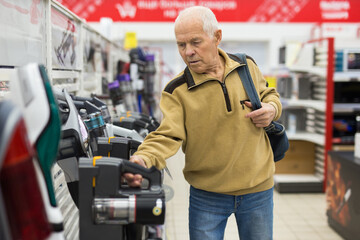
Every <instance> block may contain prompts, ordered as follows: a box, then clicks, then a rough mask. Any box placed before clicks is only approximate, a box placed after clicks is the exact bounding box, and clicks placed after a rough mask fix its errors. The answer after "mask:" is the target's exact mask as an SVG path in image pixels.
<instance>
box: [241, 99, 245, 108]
mask: <svg viewBox="0 0 360 240" xmlns="http://www.w3.org/2000/svg"><path fill="white" fill-rule="evenodd" d="M240 103H241V106H242V109H243V110H245V106H244V105H245V100H242V101H240Z"/></svg>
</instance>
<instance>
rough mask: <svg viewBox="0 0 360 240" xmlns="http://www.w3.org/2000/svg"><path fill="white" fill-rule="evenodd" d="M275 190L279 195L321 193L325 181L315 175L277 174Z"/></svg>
mask: <svg viewBox="0 0 360 240" xmlns="http://www.w3.org/2000/svg"><path fill="white" fill-rule="evenodd" d="M274 182H275V188H276V189H277V191H278V192H279V193H300V192H321V191H322V188H323V179H321V178H319V177H318V176H317V175H315V174H275V176H274Z"/></svg>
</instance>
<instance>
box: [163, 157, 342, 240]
mask: <svg viewBox="0 0 360 240" xmlns="http://www.w3.org/2000/svg"><path fill="white" fill-rule="evenodd" d="M167 165H168V168H169V170H170V172H171V175H172V177H173V179H172V180H171V179H170V177H169V176H168V175H167V174H165V175H166V176H165V181H164V183H165V184H167V185H169V186H171V187H172V188H173V189H174V197H173V199H171V200H170V201H169V202H167V205H166V236H167V238H166V240H187V239H189V234H188V198H189V184H188V183H187V182H186V181H185V180H184V177H183V174H182V169H183V167H184V155H183V153H182V152H181V151H179V152H178V153H177V154H176V155H175V156H174V157H172V158H171V159H169V160H168V161H167ZM274 204H275V207H274V240H293V239H294V240H302V239H303V240H320V239H321V240H341V239H342V238H341V237H340V236H339V235H338V234H337V233H336V232H335V231H334V230H332V229H331V228H330V227H329V226H328V224H327V219H326V215H325V208H326V201H325V195H324V194H279V193H277V192H276V191H274ZM225 240H238V236H237V227H236V223H235V218H234V217H233V216H232V217H231V218H230V219H229V222H228V225H227V228H226V230H225Z"/></svg>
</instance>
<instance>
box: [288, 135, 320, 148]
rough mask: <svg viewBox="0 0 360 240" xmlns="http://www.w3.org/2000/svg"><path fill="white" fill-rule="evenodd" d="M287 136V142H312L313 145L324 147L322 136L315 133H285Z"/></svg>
mask: <svg viewBox="0 0 360 240" xmlns="http://www.w3.org/2000/svg"><path fill="white" fill-rule="evenodd" d="M287 136H288V139H289V140H304V141H309V142H313V143H315V144H318V145H321V146H324V145H325V137H324V135H322V134H317V133H308V132H295V133H291V132H287Z"/></svg>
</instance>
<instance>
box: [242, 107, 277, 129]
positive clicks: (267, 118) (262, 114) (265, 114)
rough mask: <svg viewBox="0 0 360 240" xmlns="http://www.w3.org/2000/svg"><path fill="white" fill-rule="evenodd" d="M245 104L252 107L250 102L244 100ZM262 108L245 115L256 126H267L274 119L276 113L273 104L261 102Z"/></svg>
mask: <svg viewBox="0 0 360 240" xmlns="http://www.w3.org/2000/svg"><path fill="white" fill-rule="evenodd" d="M245 105H246V106H247V107H250V108H252V104H251V102H248V101H246V102H245ZM261 106H262V108H260V109H258V110H255V111H252V112H251V113H248V114H246V115H245V117H246V118H251V120H252V122H253V123H254V124H255V126H256V127H267V126H269V125H270V123H271V121H272V120H273V119H274V117H275V114H276V109H275V107H274V106H273V105H271V104H269V103H263V102H262V103H261Z"/></svg>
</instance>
